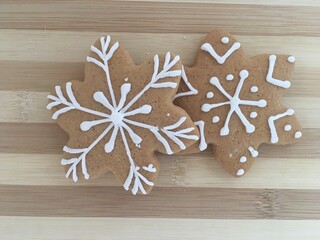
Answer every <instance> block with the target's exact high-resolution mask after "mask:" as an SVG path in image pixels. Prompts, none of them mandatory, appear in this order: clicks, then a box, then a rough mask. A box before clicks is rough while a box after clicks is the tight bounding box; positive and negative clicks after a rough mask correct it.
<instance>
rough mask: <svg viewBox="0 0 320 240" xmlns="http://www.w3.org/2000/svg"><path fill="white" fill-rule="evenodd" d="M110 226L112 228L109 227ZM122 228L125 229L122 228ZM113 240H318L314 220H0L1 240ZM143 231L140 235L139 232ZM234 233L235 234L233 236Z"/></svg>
mask: <svg viewBox="0 0 320 240" xmlns="http://www.w3.org/2000/svg"><path fill="white" fill-rule="evenodd" d="M108 226H112V227H108ZM124 226H125V227H124ZM137 226H139V227H137ZM17 229H20V230H21V231H23V233H24V234H23V236H24V239H34V240H53V239H78V240H87V239H92V236H95V237H96V238H95V239H105V238H106V237H107V238H108V239H115V240H123V236H126V239H128V240H135V239H141V240H150V239H155V238H159V239H163V238H165V239H169V240H177V239H184V240H193V239H195V233H196V237H198V238H199V239H203V240H212V239H223V240H233V239H234V238H235V235H236V238H237V239H239V240H247V239H262V238H264V239H278V238H279V233H281V238H283V239H290V240H300V239H308V240H318V236H319V234H320V224H319V221H317V220H270V219H268V220H232V219H228V220H224V219H181V218H176V219H171V218H155V217H153V218H102V217H99V218H92V217H86V218H80V217H79V218H71V217H69V218H64V217H11V216H4V217H0V231H1V233H2V235H3V237H4V239H12V240H20V239H21V235H20V234H19V231H17ZM142 231H143V234H141V232H142ZM235 232H236V233H235Z"/></svg>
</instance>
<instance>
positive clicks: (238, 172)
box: [237, 168, 244, 176]
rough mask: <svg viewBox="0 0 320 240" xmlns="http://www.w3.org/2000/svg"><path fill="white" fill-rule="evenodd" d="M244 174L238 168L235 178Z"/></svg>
mask: <svg viewBox="0 0 320 240" xmlns="http://www.w3.org/2000/svg"><path fill="white" fill-rule="evenodd" d="M243 174H244V170H243V169H242V168H240V169H239V170H238V171H237V176H242V175H243Z"/></svg>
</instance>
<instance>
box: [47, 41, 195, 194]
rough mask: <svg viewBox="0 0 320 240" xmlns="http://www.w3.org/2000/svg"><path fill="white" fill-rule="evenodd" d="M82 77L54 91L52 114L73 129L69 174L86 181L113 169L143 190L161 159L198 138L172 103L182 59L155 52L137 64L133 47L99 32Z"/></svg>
mask: <svg viewBox="0 0 320 240" xmlns="http://www.w3.org/2000/svg"><path fill="white" fill-rule="evenodd" d="M87 62H88V63H86V66H85V80H84V82H80V81H73V82H68V83H66V85H65V87H63V88H61V87H60V86H57V87H56V88H55V95H49V96H48V98H49V99H50V100H51V102H50V103H49V104H48V106H47V108H48V109H53V111H54V114H53V116H52V118H53V119H57V122H58V124H59V125H60V126H61V127H62V128H63V129H64V130H65V131H66V132H67V133H68V134H69V137H70V138H69V141H68V143H67V146H65V147H64V148H63V150H64V159H62V161H61V164H62V165H65V166H66V171H67V173H66V176H67V177H69V175H70V174H72V178H73V180H74V181H77V180H78V176H79V174H80V175H81V173H82V175H83V176H84V178H85V179H88V178H89V176H90V177H92V178H97V177H99V176H100V175H102V174H104V173H105V172H108V171H112V172H113V173H114V174H115V175H116V177H117V178H118V180H119V181H120V182H121V183H122V184H123V187H124V188H125V189H126V190H129V189H131V191H132V193H133V194H136V193H137V192H138V191H141V192H142V193H144V194H146V193H147V192H148V191H150V190H151V188H152V186H153V185H154V180H155V179H156V177H157V175H158V172H159V161H158V159H157V158H156V157H155V154H154V152H156V151H159V152H162V153H167V154H173V153H176V152H179V151H181V150H184V149H186V148H187V147H188V146H189V145H191V144H193V143H194V142H195V141H196V140H198V139H199V137H198V136H199V135H198V130H197V128H196V127H195V125H194V124H193V122H192V120H191V119H190V117H189V116H188V115H187V113H186V112H185V111H184V110H183V109H181V108H179V107H177V106H174V105H173V103H172V99H173V97H174V95H175V93H176V91H177V88H178V83H179V80H180V76H181V63H180V61H179V57H178V56H176V57H172V56H171V55H170V53H167V54H166V55H165V57H159V56H158V55H155V56H154V58H153V59H152V60H149V61H147V62H145V63H143V64H142V65H135V64H134V63H133V61H132V59H131V57H130V55H129V54H128V52H127V51H126V50H125V49H124V48H122V47H121V46H119V43H118V42H116V43H112V42H111V39H110V37H109V36H108V37H107V38H104V37H102V38H101V39H100V41H97V42H96V44H95V45H94V46H92V47H91V53H90V56H88V57H87Z"/></svg>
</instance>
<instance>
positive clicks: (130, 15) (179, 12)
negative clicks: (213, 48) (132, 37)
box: [0, 0, 319, 36]
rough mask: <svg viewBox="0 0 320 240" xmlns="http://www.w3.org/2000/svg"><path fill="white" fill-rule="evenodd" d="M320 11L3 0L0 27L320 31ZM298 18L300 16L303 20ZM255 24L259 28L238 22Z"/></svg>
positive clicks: (314, 33) (315, 33) (312, 33)
mask: <svg viewBox="0 0 320 240" xmlns="http://www.w3.org/2000/svg"><path fill="white" fill-rule="evenodd" d="M22 2H23V3H24V4H21V3H22ZM65 9H68V14H67V17H66V13H65ZM128 9H129V10H130V11H128ZM318 13H319V10H318V8H316V7H305V6H268V5H265V6H264V5H262V6H259V5H239V4H220V3H214V4H210V3H201V4H198V3H169V2H157V3H156V4H155V3H152V2H118V1H110V2H105V1H103V2H101V1H98V0H95V1H90V3H89V2H87V1H85V0H78V1H77V2H76V3H72V2H61V1H60V2H51V1H41V2H38V1H36V0H32V1H28V2H24V1H4V2H3V3H2V6H1V9H0V14H1V16H2V19H3V21H1V23H0V28H11V29H41V30H53V29H62V30H78V31H104V30H105V29H109V31H118V32H165V33H170V32H207V31H208V30H210V29H211V28H212V27H213V25H215V26H219V27H221V28H225V29H227V30H230V31H234V32H235V33H236V34H248V35H257V34H259V35H263V34H266V35H280V36H281V35H296V36H297V35H309V36H319V31H318V30H319V26H318V24H317V21H316V19H319V16H318ZM191 16H192V17H191ZM248 16H250V17H248ZM293 19H299V24H297V23H296V22H295V21H292V20H293ZM97 23H98V24H97ZM253 23H254V24H255V26H259V27H246V28H245V27H242V28H241V27H239V26H252V24H253Z"/></svg>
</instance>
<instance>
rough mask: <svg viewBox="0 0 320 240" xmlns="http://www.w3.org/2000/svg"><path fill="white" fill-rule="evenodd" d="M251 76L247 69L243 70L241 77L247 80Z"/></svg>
mask: <svg viewBox="0 0 320 240" xmlns="http://www.w3.org/2000/svg"><path fill="white" fill-rule="evenodd" d="M248 76H249V72H248V71H247V70H246V69H243V70H241V72H240V77H241V78H247V77H248Z"/></svg>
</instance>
